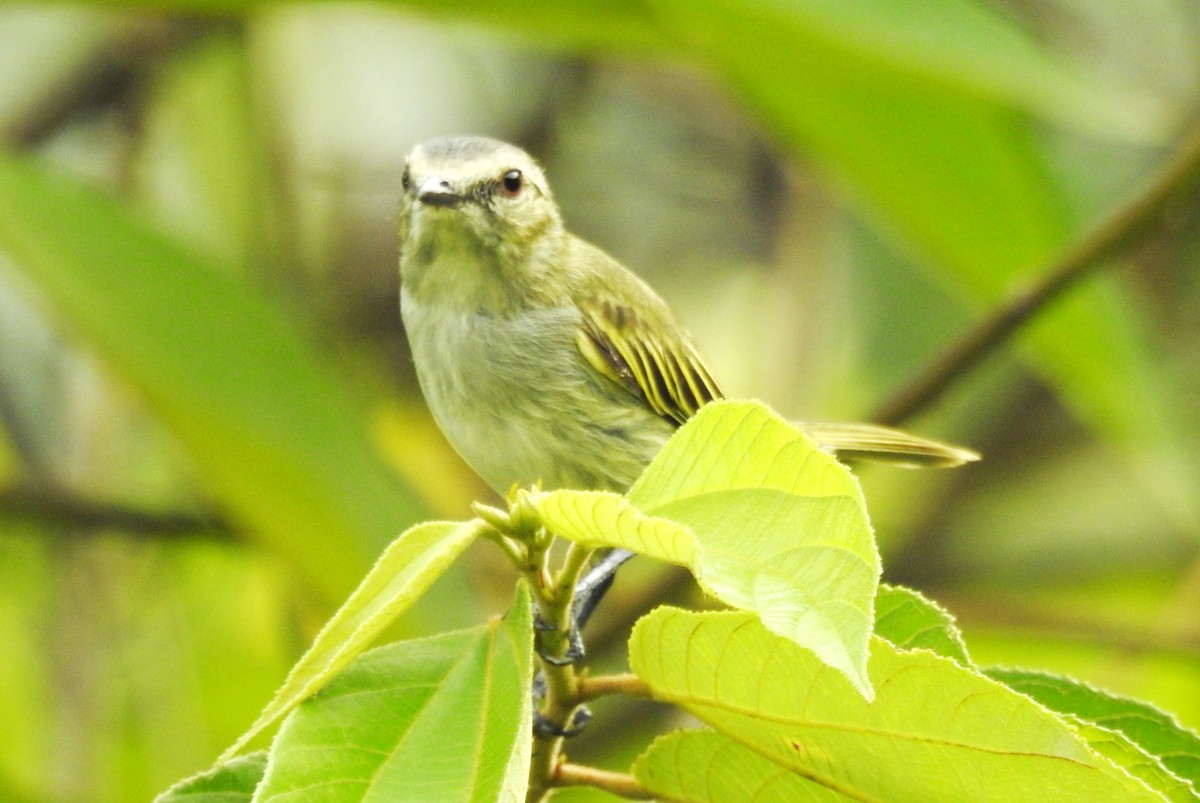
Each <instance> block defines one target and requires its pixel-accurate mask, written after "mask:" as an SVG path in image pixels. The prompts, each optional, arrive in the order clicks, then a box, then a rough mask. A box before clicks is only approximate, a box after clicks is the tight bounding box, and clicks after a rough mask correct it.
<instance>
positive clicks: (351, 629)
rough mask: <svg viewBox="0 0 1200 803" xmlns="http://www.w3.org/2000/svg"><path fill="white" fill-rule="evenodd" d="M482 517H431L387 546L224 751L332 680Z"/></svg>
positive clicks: (471, 535)
mask: <svg viewBox="0 0 1200 803" xmlns="http://www.w3.org/2000/svg"><path fill="white" fill-rule="evenodd" d="M480 526H481V525H480V522H479V521H469V522H427V523H425V524H418V525H417V526H415V527H412V528H410V529H408V530H407V531H406V532H404V533H403V534H402V535H401V536H400V537H399V538H397V539H396V540H395V541H393V542H392V544H391V545H390V546H389V547H388V548H387V549H386V550H384V553H383V554H382V555H381V556H380V558H379V560H378V561H377V562H376V564H375V566H374V567H373V568H372V569H371V571H370V572H368V574H367V576H366V577H364V578H363V580H362V583H360V584H359V586H358V588H356V589H355V590H354V593H353V594H351V595H350V598H349V599H347V600H346V602H345V603H344V604H343V605H342V607H341V608H339V609H338V610H337V612H336V613H335V614H334V615H333V617H332V618H331V619H330V620H329V621H328V622H326V623H325V627H323V628H322V629H321V632H320V633H318V634H317V637H316V639H315V640H314V641H313V644H312V646H311V647H309V648H308V651H307V652H306V653H304V655H303V656H301V657H300V660H299V661H297V662H296V665H295V666H293V667H292V671H291V672H289V673H288V676H287V679H286V680H284V682H283V686H282V687H281V688H280V689H279V691H277V692H276V693H275V697H274V699H272V700H271V702H270V703H268V704H267V707H266V708H265V709H263V712H262V713H261V714H259V716H258V719H257V720H255V722H254V724H253V725H251V726H250V729H249V730H247V731H246V732H245V733H244V734H242V735H241V736H240V737H239V738H238V740H237V741H236V742H234V744H233V746H231V747H230V748H229V749H228V750H226V751H225V753H224V754H223V755H222V756H221V759H220V760H221V761H225V760H228V759H229V758H230V757H232V756H233V755H234V754H236V753H237V752H238V751H239V750H241V749H242V748H243V747H245V746H246V744H247V743H248V742H249V741H250V740H251V739H253V738H254V737H255V736H257V735H258V734H259V733H261V732H262V731H263V730H264V729H266V728H267V727H269V726H270V725H271V724H272V723H274V722H276V721H278V720H279V718H280V717H282V716H284V715H285V714H287V713H288V712H289V711H291V710H292V709H294V708H295V707H296V706H297V705H299V704H300V703H301V702H302V701H304V700H305V699H306V698H308V697H310V696H311V695H312V694H314V693H315V692H316V691H317V690H318V689H320V688H321V687H322V686H324V685H325V684H326V683H328V682H329V681H330V680H331V679H332V678H333V677H334V676H335V675H337V673H338V672H339V671H341V670H342V669H343V668H344V667H345V666H346V665H347V664H349V663H350V662H351V661H353V660H354V658H355V657H357V656H358V655H359V654H360V653H362V651H363V650H365V649H366V648H367V647H368V646H369V645H370V643H371V642H372V641H374V639H375V638H376V637H377V636H378V635H379V634H380V633H382V632H383V630H384V629H385V628H386V627H387V626H388V625H390V624H391V623H392V622H394V621H395V620H396V618H397V617H398V616H400V614H402V613H403V612H404V611H405V610H407V609H408V608H409V606H411V605H412V604H413V602H415V601H416V600H417V598H418V597H420V596H421V594H423V593H424V592H425V591H426V590H427V589H428V588H429V586H431V585H432V584H433V582H434V581H435V580H437V579H438V577H440V576H441V574H442V572H443V571H445V569H446V567H447V566H449V565H450V563H451V562H452V561H453V560H454V559H455V558H456V557H458V555H459V553H461V552H462V551H463V550H464V549H466V548H467V546H469V545H470V544H471V542H472V541H474V540H475V536H476V535H478V534H479V529H480Z"/></svg>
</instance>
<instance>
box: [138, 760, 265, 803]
mask: <svg viewBox="0 0 1200 803" xmlns="http://www.w3.org/2000/svg"><path fill="white" fill-rule="evenodd" d="M266 768H267V752H266V751H265V750H261V751H259V752H257V753H250V754H248V755H244V756H238V757H237V758H235V759H232V760H231V761H228V762H226V763H224V764H222V765H221V766H219V767H214V768H212V769H211V770H208V771H207V772H202V773H200V774H199V775H195V776H193V777H191V778H188V779H186V780H184V781H180V782H179V783H177V784H175V785H174V786H172V787H171V788H170V789H168V790H167V791H166V792H163V793H162V794H161V795H159V796H158V797H156V798H155V799H154V803H250V799H251V798H253V797H254V790H255V789H256V788H257V787H258V783H259V781H261V780H262V777H263V772H264V771H265V770H266Z"/></svg>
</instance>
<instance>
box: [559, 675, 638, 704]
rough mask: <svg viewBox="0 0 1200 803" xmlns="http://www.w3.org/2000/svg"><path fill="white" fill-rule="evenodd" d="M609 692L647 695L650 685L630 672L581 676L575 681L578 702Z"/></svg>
mask: <svg viewBox="0 0 1200 803" xmlns="http://www.w3.org/2000/svg"><path fill="white" fill-rule="evenodd" d="M610 694H627V695H629V696H631V697H649V696H650V687H649V686H647V685H646V683H645V681H643V680H642V679H641V678H639V677H638V676H637V675H635V674H633V673H632V672H626V673H624V674H620V675H597V676H596V677H582V678H579V680H578V681H577V683H576V695H577V696H578V698H579V701H580V702H584V703H586V702H588V701H589V700H595V699H596V698H597V697H606V696H608V695H610Z"/></svg>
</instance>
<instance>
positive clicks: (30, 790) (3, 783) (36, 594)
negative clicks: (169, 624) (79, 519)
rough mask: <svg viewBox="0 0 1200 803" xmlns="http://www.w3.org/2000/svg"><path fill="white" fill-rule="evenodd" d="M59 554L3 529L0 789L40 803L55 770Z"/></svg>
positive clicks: (27, 536)
mask: <svg viewBox="0 0 1200 803" xmlns="http://www.w3.org/2000/svg"><path fill="white" fill-rule="evenodd" d="M54 557H55V555H54V550H53V548H52V547H51V546H50V545H49V544H48V543H45V542H40V541H38V540H37V539H34V538H32V537H31V534H30V533H28V532H26V531H24V530H23V529H16V528H12V527H9V526H5V525H3V524H0V643H2V644H3V645H4V648H3V650H0V720H2V721H3V722H5V723H7V727H5V728H3V729H2V730H0V789H10V790H12V792H13V793H14V794H17V793H18V791H19V792H20V795H21V796H22V797H28V799H30V800H35V799H38V798H40V797H42V796H43V795H44V794H45V792H46V791H47V790H46V789H45V787H44V786H43V784H44V779H45V778H46V776H47V774H48V773H49V772H50V769H51V768H52V767H53V766H54V759H55V753H54V748H53V745H54V742H55V740H54V731H53V716H52V713H51V712H52V711H53V700H54V697H55V695H54V685H53V683H52V679H53V678H54V671H53V669H52V667H53V663H52V661H51V659H50V656H49V655H48V654H47V651H46V649H45V648H44V646H43V645H44V644H45V640H46V635H45V634H46V632H47V631H48V630H49V629H50V627H51V619H52V616H51V611H52V610H53V595H52V593H51V592H52V586H53V578H54V576H55V562H54Z"/></svg>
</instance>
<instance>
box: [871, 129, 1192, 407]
mask: <svg viewBox="0 0 1200 803" xmlns="http://www.w3.org/2000/svg"><path fill="white" fill-rule="evenodd" d="M1198 181H1200V123H1198V124H1197V125H1196V126H1194V127H1193V129H1192V130H1191V131H1190V132H1189V133H1188V134H1187V136H1186V137H1184V138H1183V140H1182V141H1181V142H1180V144H1179V146H1178V147H1177V148H1176V150H1175V153H1174V155H1173V156H1172V157H1171V158H1170V159H1169V160H1168V161H1167V163H1166V164H1165V165H1163V167H1162V168H1161V169H1160V170H1159V171H1158V172H1157V173H1156V174H1155V176H1154V178H1153V179H1151V180H1150V181H1149V183H1148V184H1147V186H1146V189H1145V190H1143V191H1142V192H1141V193H1140V194H1138V195H1137V196H1136V197H1135V198H1133V199H1132V200H1131V201H1129V202H1128V203H1126V204H1125V205H1124V206H1122V207H1121V208H1119V209H1118V210H1117V211H1116V212H1114V213H1113V214H1111V215H1110V216H1109V217H1108V218H1107V219H1106V220H1105V221H1104V222H1103V223H1102V224H1100V225H1099V226H1098V227H1097V228H1095V229H1094V230H1093V231H1092V232H1091V233H1090V234H1089V235H1088V236H1086V237H1084V238H1083V239H1082V240H1080V241H1078V242H1077V243H1076V244H1075V245H1074V246H1073V247H1071V248H1070V249H1068V250H1067V251H1066V252H1065V253H1063V254H1062V255H1061V256H1060V257H1059V259H1058V260H1057V261H1056V262H1054V263H1053V264H1051V265H1050V266H1049V267H1048V268H1047V269H1046V270H1045V271H1043V273H1042V275H1043V279H1042V280H1041V281H1040V282H1038V283H1037V284H1036V285H1034V286H1032V287H1030V288H1029V289H1028V290H1026V291H1025V292H1022V293H1020V294H1018V295H1016V296H1015V297H1014V298H1012V299H1011V300H1010V301H1009V302H1008V303H1007V304H1005V305H1003V306H1001V307H1000V308H999V309H997V310H995V311H994V312H993V313H992V314H991V315H990V316H989V317H987V318H985V319H984V320H983V321H982V322H980V323H979V324H978V325H977V326H976V327H975V328H974V329H973V330H971V331H970V332H968V333H967V335H966V336H965V337H963V338H962V339H961V340H960V341H959V342H958V343H956V344H954V345H953V346H951V348H950V349H948V350H947V351H946V352H945V353H944V354H942V355H941V356H940V357H939V358H938V359H936V360H934V361H933V363H932V364H930V366H929V367H928V369H926V371H925V372H924V373H923V374H921V375H920V376H918V377H917V379H916V380H914V381H913V382H912V383H911V384H909V385H908V386H907V387H905V388H902V389H901V390H900V391H899V392H898V393H896V394H895V395H894V396H893V397H892V398H891V399H889V400H888V401H886V402H885V403H884V404H882V405H881V406H880V407H879V408H878V409H877V410H876V411H875V414H874V415H873V416H871V420H873V421H878V422H879V423H881V424H889V425H892V426H895V425H897V424H901V423H903V422H904V421H906V420H908V419H910V418H912V417H913V416H915V415H916V414H917V413H919V412H921V411H922V410H924V409H925V408H927V407H929V406H930V405H932V404H933V403H934V402H936V401H937V400H938V399H939V398H940V397H941V396H942V395H943V394H944V393H945V392H946V391H947V390H949V389H950V387H951V386H952V385H953V384H954V383H955V382H956V381H958V380H959V379H960V378H962V377H963V376H964V375H966V374H967V373H968V372H969V371H971V370H972V369H974V368H975V367H976V366H978V365H979V364H980V363H981V362H983V360H984V359H985V358H986V357H988V356H989V355H990V354H991V353H993V352H994V351H996V350H997V349H998V348H999V347H1000V346H1002V345H1004V343H1006V342H1007V341H1008V340H1009V339H1011V338H1012V336H1013V335H1014V334H1016V332H1017V331H1018V330H1019V329H1020V328H1021V327H1022V325H1024V324H1025V323H1026V322H1027V321H1029V320H1030V319H1031V318H1033V317H1034V316H1035V315H1037V314H1039V313H1040V312H1042V311H1043V310H1045V309H1046V308H1047V307H1048V306H1050V304H1052V303H1053V302H1055V301H1057V300H1058V299H1059V298H1061V297H1062V296H1063V295H1065V294H1066V293H1067V291H1068V290H1071V289H1072V288H1074V287H1075V286H1076V285H1077V284H1079V283H1080V282H1081V281H1082V280H1083V279H1085V278H1087V277H1088V276H1090V275H1091V274H1093V273H1094V272H1096V271H1097V270H1099V268H1101V267H1103V266H1104V265H1107V264H1111V263H1112V261H1113V260H1114V259H1115V258H1116V257H1118V256H1120V255H1121V254H1122V253H1124V252H1125V251H1126V250H1127V249H1129V248H1130V247H1131V246H1132V245H1134V244H1136V243H1138V242H1140V241H1141V240H1143V239H1144V238H1145V237H1146V236H1147V235H1149V234H1150V233H1151V232H1153V231H1155V230H1156V229H1158V228H1159V227H1161V225H1162V224H1163V221H1164V220H1165V219H1167V218H1169V212H1170V210H1171V208H1172V206H1174V205H1175V204H1176V203H1178V202H1179V200H1180V199H1181V198H1182V197H1183V196H1185V195H1187V194H1189V193H1192V192H1194V191H1195V189H1196V184H1197V182H1198Z"/></svg>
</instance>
